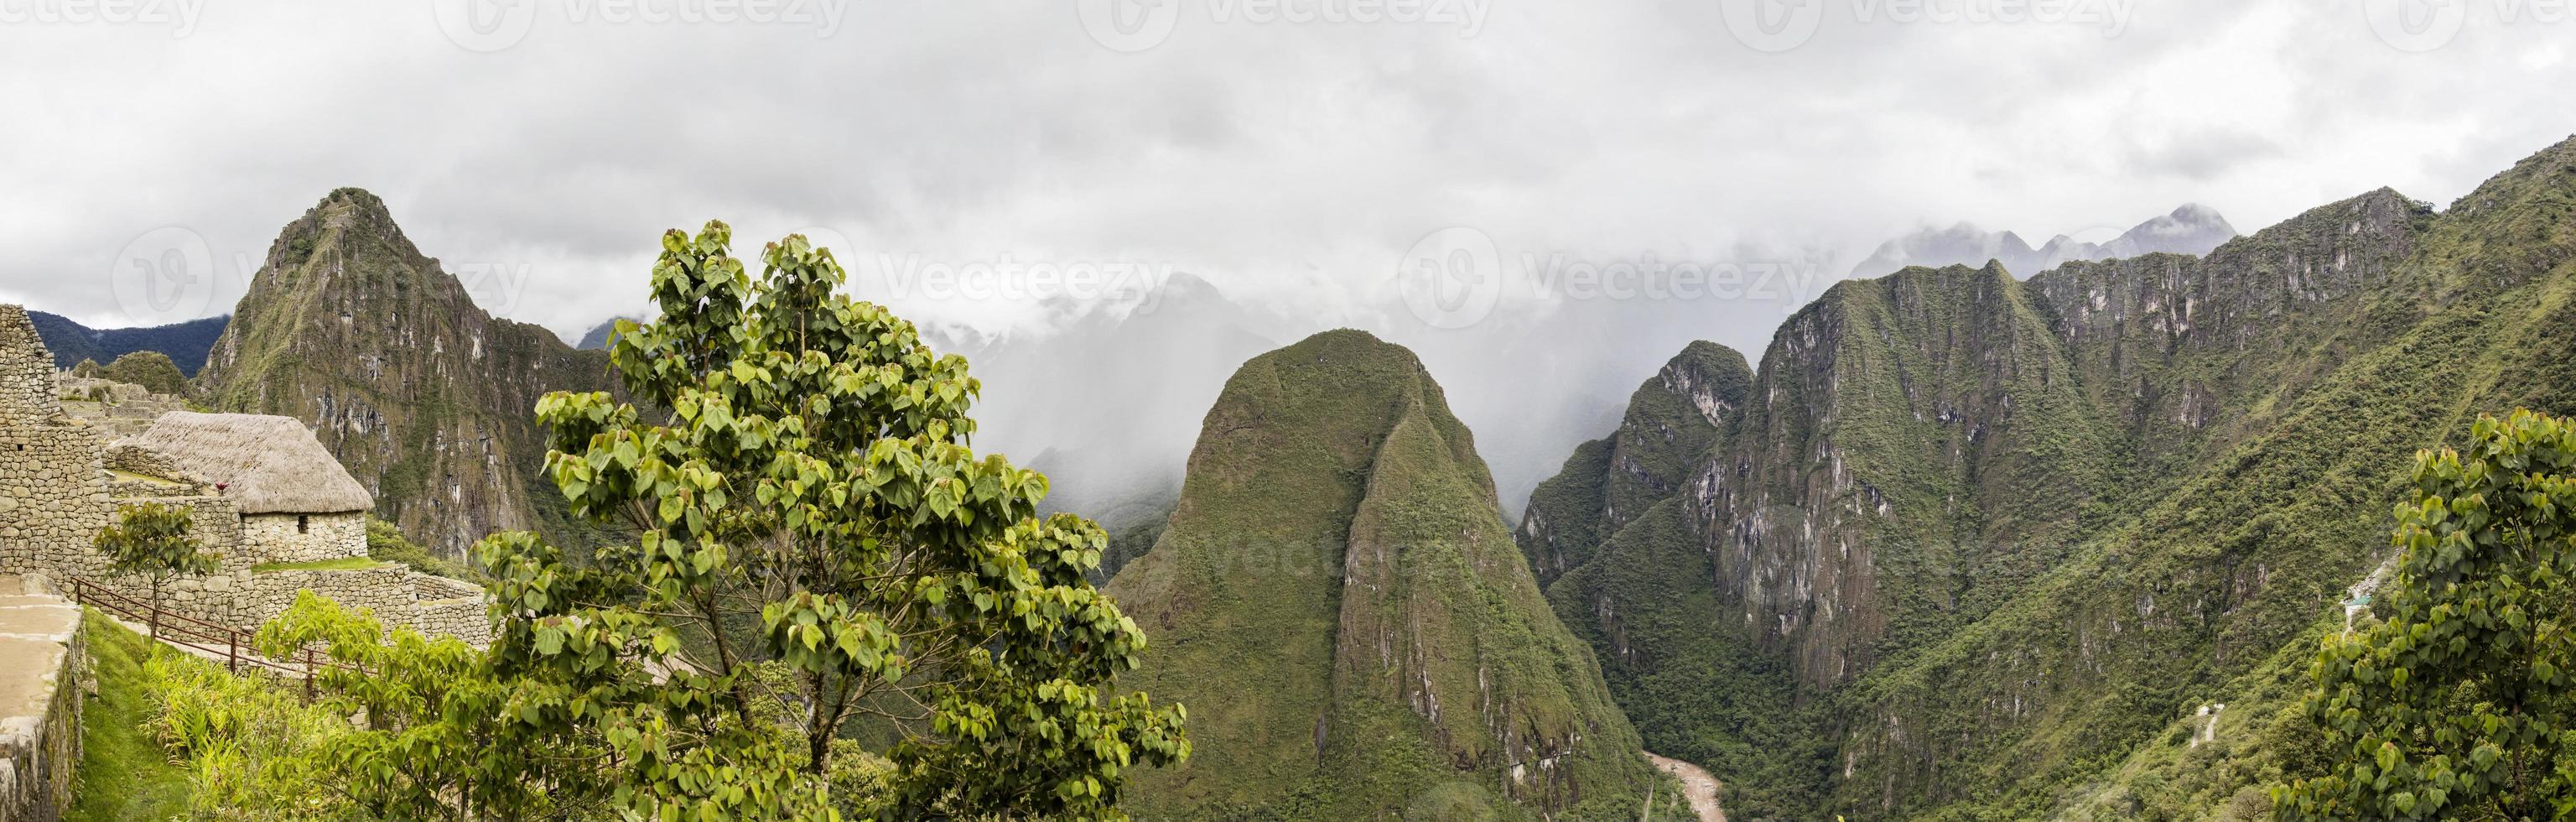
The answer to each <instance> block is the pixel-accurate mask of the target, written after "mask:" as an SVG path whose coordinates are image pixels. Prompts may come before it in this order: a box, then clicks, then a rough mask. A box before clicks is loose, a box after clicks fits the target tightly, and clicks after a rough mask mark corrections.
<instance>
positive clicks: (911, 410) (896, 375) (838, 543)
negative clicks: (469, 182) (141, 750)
mask: <svg viewBox="0 0 2576 822" xmlns="http://www.w3.org/2000/svg"><path fill="white" fill-rule="evenodd" d="M730 239H731V238H730V230H729V229H727V228H726V227H725V226H724V225H723V224H721V223H710V224H708V226H707V228H706V230H705V231H703V232H701V233H699V234H698V235H697V236H695V237H691V236H689V235H687V234H684V233H682V232H677V231H674V232H671V233H670V234H669V235H668V236H666V237H665V238H664V242H663V254H662V257H661V259H660V261H659V262H657V264H656V265H655V267H654V274H653V293H654V297H655V299H656V300H657V302H658V303H659V304H660V308H661V318H660V319H659V320H658V321H656V322H655V323H652V324H648V325H643V326H633V325H631V324H628V325H627V326H625V327H623V328H621V333H620V334H619V335H618V336H617V340H616V342H615V343H614V345H613V351H612V356H613V358H614V360H615V361H616V363H617V366H618V368H619V370H620V372H621V374H622V375H623V377H624V378H625V383H626V387H627V388H628V390H629V391H630V392H631V394H632V396H633V397H634V398H635V399H636V400H638V401H640V402H643V403H648V404H650V405H652V406H654V407H658V408H668V409H670V410H671V413H670V415H669V418H668V422H667V423H657V422H650V421H647V419H646V417H645V415H644V414H643V413H642V412H639V411H638V410H637V408H636V407H635V406H633V405H629V404H625V403H620V402H616V401H614V400H612V399H611V398H610V397H609V396H608V395H607V394H603V393H592V394H562V393H558V394H553V395H549V396H548V397H546V398H545V399H544V400H543V401H542V402H540V403H539V405H538V415H539V417H540V419H541V420H543V421H544V422H545V423H546V424H547V425H549V426H550V427H551V428H552V432H553V437H554V443H555V445H556V450H555V452H554V453H552V454H550V455H549V458H548V469H549V471H550V473H551V475H552V476H553V478H554V481H555V483H556V485H557V486H558V487H559V488H560V490H561V491H562V493H563V495H564V497H565V498H566V499H568V500H569V501H570V502H571V506H572V510H573V512H574V513H575V514H576V515H579V516H583V517H589V518H593V519H596V520H598V521H601V522H604V523H610V524H613V525H615V526H617V527H620V528H623V529H626V532H627V533H631V534H634V535H635V536H636V538H637V539H636V542H635V543H634V544H629V545H617V546H611V547H609V548H605V549H602V550H600V551H599V552H597V554H596V556H595V557H594V558H593V559H592V560H591V561H590V562H589V563H586V564H582V565H574V564H572V563H569V562H567V561H566V558H565V556H564V554H563V553H562V552H561V551H560V550H558V549H557V548H555V547H554V546H552V545H549V544H547V543H546V542H545V541H544V540H542V539H541V538H539V537H537V536H535V535H532V534H524V533H521V534H504V535H498V536H495V537H493V538H491V539H488V540H486V541H485V542H484V543H483V544H482V545H481V546H480V547H479V548H478V549H477V558H478V561H479V562H480V563H481V564H482V566H483V567H484V569H485V571H486V573H487V574H488V576H489V580H490V588H491V591H492V593H493V594H494V596H495V597H496V598H497V599H498V604H497V605H496V606H495V611H494V612H495V615H496V617H497V618H498V619H499V622H498V623H497V634H498V635H497V637H496V639H495V642H494V645H493V647H492V649H491V652H490V653H489V655H488V656H477V657H474V658H472V659H470V660H469V659H463V658H448V657H447V656H445V655H441V654H428V655H426V656H423V657H421V658H419V659H417V660H415V662H418V663H422V664H427V665H428V666H429V670H423V671H420V672H418V673H417V674H416V675H414V676H408V677H401V679H405V680H410V679H423V680H429V681H435V682H440V683H460V684H440V685H436V686H430V685H417V686H414V685H404V686H399V687H439V688H447V689H451V690H450V691H449V692H448V694H447V695H446V696H444V697H442V698H441V699H439V700H429V701H428V704H432V705H436V704H439V703H440V702H441V701H444V702H446V703H451V704H460V705H465V706H470V707H471V708H476V709H481V710H484V711H489V710H492V709H495V708H498V709H500V713H501V714H502V715H503V716H506V717H508V718H510V719H511V720H512V721H510V722H506V723H504V724H506V725H509V726H511V727H510V728H508V729H493V728H490V727H489V723H488V721H487V720H485V719H482V718H481V715H480V714H478V713H477V711H476V710H472V709H457V710H449V711H447V712H444V713H442V714H440V715H438V716H437V717H436V718H435V720H434V721H431V722H424V723H422V724H420V725H418V726H416V727H417V728H418V729H420V730H416V731H414V732H412V734H411V736H417V737H421V739H420V740H419V741H417V742H408V743H406V744H405V745H404V746H403V747H397V748H386V749H381V750H377V751H374V752H370V753H366V754H363V755H361V756H360V757H359V758H360V759H362V760H364V761H366V762H370V763H374V764H373V765H372V766H371V767H373V768H375V769H377V770H381V771H388V772H390V771H398V770H404V768H403V767H397V765H398V763H403V762H408V761H410V760H411V759H413V758H416V757H417V756H419V755H421V754H422V753H423V751H422V750H421V748H422V747H423V746H426V747H427V748H428V749H429V750H428V751H427V752H428V753H430V754H432V755H434V754H435V753H436V752H437V751H442V750H450V749H454V748H457V747H460V746H471V747H474V748H477V749H487V748H489V749H517V750H520V751H545V752H546V755H548V756H563V757H567V760H566V761H564V762H560V763H553V764H551V765H549V766H546V767H530V768H526V769H522V770H516V771H514V770H512V769H509V768H504V767H499V766H500V765H502V764H505V763H485V764H481V765H475V766H472V767H465V768H460V769H458V770H457V771H456V775H455V777H454V778H453V779H445V780H427V781H419V782H413V783H392V782H388V783H383V784H381V785H377V786H373V787H371V788H370V790H364V791H361V792H360V793H361V795H379V796H385V797H388V798H391V799H399V800H400V801H401V802H402V804H401V805H399V806H396V807H404V808H411V809H414V810H418V809H422V808H429V807H433V806H436V805H439V804H440V803H442V802H445V801H447V800H445V799H444V798H443V797H445V796H446V795H447V794H446V793H445V792H447V791H450V790H454V791H458V792H459V795H461V796H462V801H463V803H464V804H465V805H466V806H467V807H468V808H470V809H472V810H474V811H475V812H477V813H484V814H493V815H514V814H518V813H525V812H527V811H525V810H524V809H526V808H531V807H536V806H539V805H542V804H544V803H546V802H556V801H564V800H565V799H567V798H570V799H573V800H577V801H592V800H596V801H599V802H603V803H605V804H606V805H607V806H609V807H613V808H617V809H621V810H622V811H623V812H626V813H631V814H637V815H641V816H644V817H649V818H661V819H683V818H686V819H698V818H764V819H789V818H794V819H824V818H837V817H838V816H840V815H881V816H885V817H889V818H918V817H922V816H932V815H954V816H975V815H983V814H1004V815H1039V816H1046V817H1050V818H1121V816H1122V815H1121V814H1120V813H1119V812H1118V811H1117V809H1116V803H1117V801H1118V798H1119V794H1120V786H1121V783H1122V782H1123V780H1124V775H1125V772H1126V771H1127V769H1129V768H1131V767H1134V766H1138V765H1151V764H1162V763H1170V762H1177V761H1179V760H1180V759H1182V758H1183V757H1185V756H1186V755H1187V754H1188V751H1189V748H1188V743H1187V742H1186V741H1184V740H1183V739H1182V737H1181V735H1180V722H1181V712H1180V710H1179V708H1178V707H1177V706H1166V707H1156V706H1154V705H1153V704H1152V703H1151V702H1150V701H1149V700H1148V698H1147V697H1146V696H1145V695H1143V694H1125V695H1116V694H1113V693H1112V692H1111V688H1112V686H1111V679H1112V677H1113V676H1114V675H1115V674H1116V673H1117V672H1118V671H1120V670H1122V669H1125V668H1128V667H1131V666H1133V665H1134V664H1135V659H1136V656H1137V655H1138V654H1140V653H1142V651H1143V650H1144V647H1145V639H1144V635H1143V634H1142V632H1141V631H1139V630H1138V629H1137V628H1136V626H1135V624H1134V623H1133V622H1132V621H1129V620H1128V619H1127V618H1126V617H1125V616H1124V615H1122V614H1120V613H1119V612H1118V609H1117V608H1116V607H1115V606H1114V605H1113V604H1111V603H1110V602H1109V600H1108V599H1107V598H1106V597H1104V596H1102V595H1101V594H1100V593H1099V592H1098V591H1097V590H1095V589H1094V588H1093V587H1092V586H1091V585H1090V583H1088V582H1087V581H1086V580H1085V579H1084V573H1085V572H1086V571H1088V570H1090V569H1091V568H1092V567H1093V566H1094V565H1095V564H1096V563H1097V562H1098V560H1099V553H1100V550H1101V548H1102V546H1103V544H1104V543H1105V541H1106V539H1105V537H1104V536H1103V535H1102V534H1101V533H1100V530H1099V529H1098V528H1097V527H1096V526H1093V525H1091V524H1090V523H1088V522H1085V521H1082V520H1080V519H1078V518H1075V517H1071V516H1062V515H1060V516H1057V517H1055V518H1053V519H1050V520H1047V521H1044V522H1040V521H1038V520H1037V519H1035V518H1034V517H1033V516H1032V515H1033V513H1034V510H1035V503H1036V501H1037V500H1038V499H1039V498H1040V497H1041V496H1043V495H1044V493H1045V490H1046V484H1045V479H1044V478H1043V477H1041V476H1039V475H1037V474H1036V473H1034V472H1029V471H1024V470H1020V469H1017V468H1014V467H1012V466H1011V465H1009V464H1008V463H1006V462H1004V461H1002V460H1001V459H1000V458H998V457H988V458H984V459H977V458H976V457H975V455H974V454H973V452H972V451H971V450H969V449H968V448H967V447H966V446H964V445H963V444H962V442H963V439H964V438H965V436H966V435H967V434H968V433H970V432H971V431H972V430H973V421H972V420H971V419H969V418H968V417H967V416H966V413H967V410H968V408H969V406H970V405H971V403H972V402H973V399H974V395H975V392H976V389H977V385H976V383H975V381H974V380H973V379H972V378H971V377H969V376H968V375H967V373H966V365H965V361H964V360H962V359H959V358H956V357H954V356H950V357H938V356H935V355H933V354H932V353H931V352H930V350H929V349H928V348H927V347H925V346H924V345H923V344H922V343H921V341H920V338H919V336H918V334H917V333H916V332H915V331H914V329H913V328H912V326H911V325H910V324H909V323H906V322H904V321H903V320H901V319H899V318H897V317H894V316H893V315H891V314H889V313H887V312H886V311H885V310H884V309H882V308H879V307H877V306H874V305H870V304H866V303H856V302H851V301H849V300H848V299H847V298H845V297H842V296H839V295H837V294H835V293H834V291H835V289H836V288H837V287H838V286H839V285H840V284H841V281H842V276H843V275H842V273H841V270H840V268H839V266H838V265H837V264H836V263H834V262H833V261H832V258H831V256H830V254H829V253H828V252H823V251H819V250H816V249H813V248H810V247H808V246H807V245H806V243H805V241H804V239H803V238H802V237H790V238H788V239H787V240H785V241H782V242H780V243H775V244H772V245H770V246H769V248H768V250H767V253H766V255H765V256H766V260H765V261H766V263H767V267H766V271H765V273H764V275H763V276H762V277H761V278H760V279H759V280H758V281H757V282H755V281H754V280H753V279H752V278H750V277H749V276H747V274H746V273H745V271H744V268H743V266H742V265H741V263H739V262H738V261H736V260H734V259H733V258H732V257H730V256H729V255H728V254H727V246H728V245H729V243H730ZM657 416H658V415H657ZM299 611H302V612H306V613H302V614H301V616H303V617H305V618H307V620H308V621H307V622H305V623H303V625H302V627H300V628H294V627H290V629H289V630H288V631H287V632H286V633H283V634H281V635H280V636H279V641H281V642H291V641H304V642H309V641H315V640H317V639H324V638H329V639H332V640H333V642H332V647H333V649H334V651H333V652H334V654H335V655H340V654H348V655H357V656H358V657H359V658H357V659H355V660H353V661H356V662H358V663H359V665H360V667H362V668H366V669H368V670H370V671H375V670H382V669H384V668H385V667H386V666H390V665H393V664H395V662H396V661H397V660H396V659H391V658H387V659H368V658H366V657H365V656H364V654H365V653H366V651H365V649H366V648H367V647H368V646H370V645H371V643H370V642H368V641H366V640H367V639H368V637H366V636H365V635H364V632H365V631H364V629H363V628H361V627H357V626H356V625H354V624H343V623H342V622H341V621H338V620H334V619H328V618H324V617H323V615H322V612H321V611H320V610H319V609H318V608H315V609H307V608H302V607H299ZM295 616H299V615H295V614H291V615H290V617H295ZM290 622H292V620H290ZM745 625H750V626H757V627H756V628H754V629H752V630H750V631H742V630H740V628H741V627H742V626H745ZM684 638H689V639H692V640H696V641H703V642H704V643H705V647H707V648H708V649H709V651H708V652H707V653H705V654H687V653H683V652H682V650H681V649H682V646H683V644H684ZM433 646H434V644H433ZM762 660H773V662H762ZM657 673H658V675H656V674H657ZM471 683H489V685H488V686H485V685H471V686H470V687H469V684H471ZM363 684H364V683H362V682H355V681H353V682H349V683H345V685H344V687H343V690H349V689H354V688H357V687H359V686H361V685H363ZM387 687H396V686H387ZM768 700H774V701H775V703H776V704H778V705H783V706H785V708H784V709H783V710H765V709H764V707H763V706H764V704H766V701H768ZM420 702H421V700H417V699H413V700H405V702H404V704H420ZM861 716H872V717H875V718H876V719H878V720H879V721H884V722H891V723H894V724H896V725H897V726H898V727H900V728H901V729H902V739H901V741H899V742H898V743H896V744H895V745H894V746H893V748H892V750H891V751H890V752H889V756H888V758H889V759H890V760H891V766H890V767H889V768H887V769H885V772H884V775H883V781H884V783H885V787H886V789H885V790H884V791H883V792H881V795H882V797H883V799H884V804H883V805H882V806H879V807H858V806H856V805H855V804H853V802H854V799H853V797H854V796H861V795H865V794H866V792H835V791H832V790H830V788H831V787H832V784H833V782H834V781H835V777H834V772H833V770H832V765H833V762H834V758H835V756H834V754H835V751H834V748H835V746H834V744H833V743H834V740H835V738H836V737H838V736H839V735H840V734H841V733H842V732H843V730H844V728H845V726H846V725H847V723H850V722H852V721H853V720H854V718H856V717H861ZM781 719H787V720H788V721H786V722H782V721H780V720H781ZM485 732H492V733H502V734H504V735H505V737H507V738H503V739H499V740H490V739H481V738H477V737H476V734H480V733H485ZM511 755H513V756H516V755H517V754H511ZM359 770H362V771H363V770H365V769H364V768H361V769H359ZM407 773H408V772H407ZM503 773H521V774H524V776H521V777H519V778H517V779H514V780H508V781H507V782H506V784H505V783H499V782H496V783H493V784H488V785H481V786H479V787H478V786H475V785H473V784H471V783H472V780H477V779H494V778H496V777H495V776H494V775H495V774H503ZM590 779H598V780H599V782H598V784H595V785H588V786H585V785H582V784H577V783H580V782H582V781H584V780H590ZM549 782H561V783H565V784H562V785H559V786H555V787H548V785H547V783H549ZM378 788H380V789H381V790H377V789H378Z"/></svg>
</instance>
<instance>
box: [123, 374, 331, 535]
mask: <svg viewBox="0 0 2576 822" xmlns="http://www.w3.org/2000/svg"><path fill="white" fill-rule="evenodd" d="M107 468H108V470H109V471H110V472H112V473H113V474H114V475H115V476H116V477H117V482H118V483H119V484H123V483H129V482H137V481H140V482H148V483H156V484H162V485H165V486H170V487H185V488H187V489H189V490H192V491H195V492H196V493H200V494H203V493H213V494H215V495H217V496H221V497H224V498H226V499H230V500H232V501H233V509H234V511H235V512H237V513H238V515H239V516H240V521H241V531H242V544H241V550H242V552H243V553H244V554H245V555H246V556H248V557H249V558H250V559H251V561H253V562H259V563H292V562H318V561H322V560H333V559H347V558H350V557H363V556H366V555H367V512H368V511H371V510H374V509H375V507H376V499H375V497H374V496H373V495H371V494H368V493H367V487H366V486H364V485H359V484H358V480H357V479H356V478H354V477H351V476H349V472H348V470H347V469H344V468H342V467H340V461H339V460H336V459H333V458H332V457H331V452H329V451H325V450H323V449H322V442H321V440H318V439H315V438H314V437H313V431H312V430H311V429H308V428H305V427H304V423H302V422H298V421H296V420H295V419H294V418H291V417H272V416H263V415H257V414H200V413H197V412H194V411H173V412H170V413H168V414H163V415H161V418H160V419H158V420H154V421H153V423H152V427H150V428H147V429H144V431H143V433H140V434H136V435H134V436H131V437H127V438H125V439H122V440H118V441H117V442H116V443H115V444H113V445H110V446H108V449H107Z"/></svg>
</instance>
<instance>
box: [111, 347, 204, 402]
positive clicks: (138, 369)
mask: <svg viewBox="0 0 2576 822" xmlns="http://www.w3.org/2000/svg"><path fill="white" fill-rule="evenodd" d="M98 375H99V376H100V377H103V378H106V379H111V380H115V381H117V382H122V383H132V384H135V385H140V386H143V387H144V388H147V389H150V390H151V391H152V393H155V394H178V393H181V392H184V391H186V390H187V389H188V375H186V374H183V373H180V371H179V365H178V364H177V363H174V362H171V361H170V355H168V354H163V353H161V352H159V351H136V352H134V353H132V354H127V355H125V356H122V357H118V358H116V361H115V362H112V363H108V364H107V367H106V368H101V369H99V370H98Z"/></svg>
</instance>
